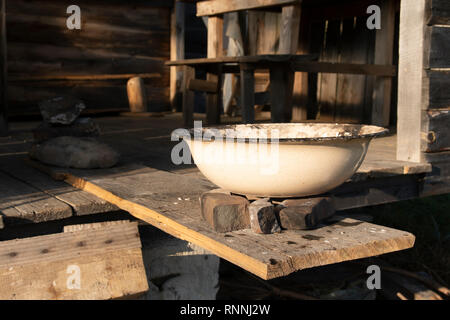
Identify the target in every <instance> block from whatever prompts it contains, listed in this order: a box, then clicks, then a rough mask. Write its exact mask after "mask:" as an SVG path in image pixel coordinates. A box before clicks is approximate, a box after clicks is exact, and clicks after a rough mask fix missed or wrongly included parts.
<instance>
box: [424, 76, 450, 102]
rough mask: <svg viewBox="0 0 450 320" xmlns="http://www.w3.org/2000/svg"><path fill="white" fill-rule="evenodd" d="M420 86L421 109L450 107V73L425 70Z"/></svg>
mask: <svg viewBox="0 0 450 320" xmlns="http://www.w3.org/2000/svg"><path fill="white" fill-rule="evenodd" d="M422 84H423V85H422V103H423V106H422V108H423V109H439V108H448V107H449V106H450V90H448V88H449V87H450V71H448V70H446V71H440V70H425V71H424V75H423V81H422Z"/></svg>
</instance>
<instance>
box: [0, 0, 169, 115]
mask: <svg viewBox="0 0 450 320" xmlns="http://www.w3.org/2000/svg"><path fill="white" fill-rule="evenodd" d="M71 4H73V3H71V2H70V1H65V0H63V1H59V2H57V3H56V2H54V1H48V0H39V1H32V2H30V1H24V0H17V1H6V6H7V12H8V20H7V27H8V45H9V48H8V60H9V61H8V71H9V74H11V75H20V77H22V78H24V77H27V76H32V75H34V76H36V75H40V76H53V77H66V76H89V75H102V74H107V75H110V74H115V75H117V74H130V73H142V72H143V70H145V72H146V71H149V72H152V73H153V72H154V73H158V74H160V75H161V78H160V80H159V81H157V82H156V84H157V83H158V82H159V83H160V85H157V86H155V82H146V87H147V89H148V90H149V91H154V93H153V94H149V95H148V96H149V98H150V99H151V102H152V104H151V105H152V107H153V108H154V109H153V110H152V111H161V110H165V109H166V108H167V107H168V105H169V88H168V87H169V69H168V68H164V61H165V60H168V59H169V56H170V41H169V39H170V9H171V8H170V7H171V6H172V5H173V4H172V2H167V1H166V2H165V4H164V3H163V1H151V2H149V3H143V2H141V1H134V0H131V1H114V2H108V1H103V0H100V1H96V2H92V1H84V0H81V1H79V2H77V5H78V6H80V8H81V30H69V29H68V28H67V26H66V20H67V18H68V17H69V15H68V14H67V13H66V10H67V7H68V6H69V5H71ZM71 81H74V80H67V81H66V83H69V84H70V83H71ZM54 82H55V81H46V82H42V83H41V84H40V85H39V86H37V85H36V83H32V84H31V85H30V84H29V83H27V82H26V81H16V82H14V85H12V86H10V88H9V89H10V92H11V94H10V95H9V102H10V104H11V109H13V110H14V111H15V112H16V113H17V112H20V111H29V109H33V108H34V110H36V105H37V102H39V101H40V100H42V99H47V98H51V97H54V96H55V95H62V94H74V95H77V96H78V97H80V98H81V99H83V100H85V101H86V103H87V105H88V107H89V108H98V109H106V108H111V106H114V107H116V108H119V107H120V105H119V104H118V103H116V101H120V102H121V103H122V106H125V108H126V94H125V91H124V90H123V88H124V84H123V83H121V84H120V88H119V86H118V85H117V83H116V82H115V81H113V80H103V88H102V89H100V88H95V87H92V86H91V84H90V80H86V81H84V82H77V81H76V80H75V81H74V83H72V85H71V86H70V88H69V90H68V88H67V85H66V88H64V87H61V86H57V85H56V86H55V85H54ZM95 95H97V98H95ZM28 106H32V107H28Z"/></svg>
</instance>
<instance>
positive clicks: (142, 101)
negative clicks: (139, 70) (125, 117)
mask: <svg viewBox="0 0 450 320" xmlns="http://www.w3.org/2000/svg"><path fill="white" fill-rule="evenodd" d="M127 94H128V103H129V105H130V111H131V112H147V111H148V109H147V94H146V92H145V86H144V80H142V78H140V77H134V78H131V79H130V80H128V82H127Z"/></svg>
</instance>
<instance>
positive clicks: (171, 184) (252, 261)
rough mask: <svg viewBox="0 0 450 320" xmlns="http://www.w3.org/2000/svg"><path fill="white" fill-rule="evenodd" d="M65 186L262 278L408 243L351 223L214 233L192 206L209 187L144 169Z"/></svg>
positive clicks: (72, 179)
mask: <svg viewBox="0 0 450 320" xmlns="http://www.w3.org/2000/svg"><path fill="white" fill-rule="evenodd" d="M66 182H67V183H69V184H72V185H73V186H76V187H78V188H80V189H83V190H85V191H88V192H91V193H93V194H95V195H97V196H99V197H101V198H104V199H105V200H107V201H109V202H111V203H114V204H116V205H117V206H118V207H120V208H121V209H123V210H126V211H128V212H130V213H131V214H132V215H134V216H135V217H137V218H139V219H141V220H144V221H146V222H148V223H150V224H152V225H154V226H156V227H157V228H159V229H161V230H163V231H165V232H167V233H169V234H171V235H173V236H175V237H178V238H180V239H183V240H186V241H190V242H192V243H194V244H197V245H199V246H201V247H203V248H205V249H207V250H209V251H211V252H212V253H214V254H216V255H218V256H220V257H222V258H224V259H226V260H229V261H231V262H233V263H235V264H237V265H239V266H240V267H242V268H244V269H246V270H248V271H250V272H252V273H254V274H256V275H258V276H259V277H261V278H264V279H270V278H275V277H280V276H284V275H287V274H289V273H291V272H294V271H296V270H300V269H304V268H309V267H313V266H319V265H324V264H330V263H336V262H340V261H345V260H350V259H358V258H363V257H368V256H372V255H379V254H382V253H386V252H392V251H396V250H402V249H406V248H410V247H411V246H412V245H413V243H414V236H413V235H411V234H409V233H406V232H403V231H398V230H394V229H389V228H384V227H380V226H376V225H372V224H367V223H365V222H360V221H355V220H352V219H344V220H340V221H338V222H336V223H330V225H326V226H323V227H322V228H320V229H318V230H314V231H285V232H283V233H281V234H278V235H277V234H274V235H267V236H261V235H256V234H254V233H252V232H251V231H250V230H242V231H236V232H229V233H226V234H220V233H216V232H213V231H211V230H210V229H209V228H208V226H207V225H206V223H205V222H204V221H202V219H201V217H200V207H199V202H198V197H199V196H200V194H201V193H202V192H204V191H206V190H209V189H211V188H213V187H214V186H212V185H211V184H210V183H209V182H208V181H206V180H203V179H198V178H194V177H192V176H188V175H178V174H173V173H169V172H163V171H159V170H155V169H152V168H148V167H142V166H136V165H130V166H125V167H122V168H115V169H110V170H106V171H105V170H103V172H100V171H97V172H96V173H93V172H92V171H91V172H86V171H80V170H71V171H70V173H69V175H68V176H67V179H66ZM175 186H176V187H175Z"/></svg>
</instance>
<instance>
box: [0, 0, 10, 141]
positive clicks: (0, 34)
mask: <svg viewBox="0 0 450 320" xmlns="http://www.w3.org/2000/svg"><path fill="white" fill-rule="evenodd" d="M0 6H1V8H0V136H3V135H6V134H7V133H8V115H7V110H8V105H7V103H8V97H7V93H6V90H7V88H8V85H7V81H8V80H7V58H6V55H7V49H6V0H1V3H0Z"/></svg>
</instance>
